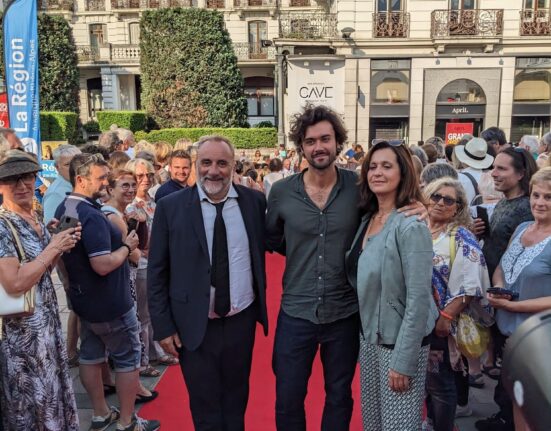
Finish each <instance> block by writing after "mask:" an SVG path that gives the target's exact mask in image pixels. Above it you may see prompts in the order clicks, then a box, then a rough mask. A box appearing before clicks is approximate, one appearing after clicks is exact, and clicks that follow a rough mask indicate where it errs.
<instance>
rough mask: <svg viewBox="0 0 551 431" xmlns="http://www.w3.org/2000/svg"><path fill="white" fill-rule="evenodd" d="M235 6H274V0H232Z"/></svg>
mask: <svg viewBox="0 0 551 431" xmlns="http://www.w3.org/2000/svg"><path fill="white" fill-rule="evenodd" d="M233 5H234V6H235V7H239V8H243V7H275V6H276V1H275V0H233Z"/></svg>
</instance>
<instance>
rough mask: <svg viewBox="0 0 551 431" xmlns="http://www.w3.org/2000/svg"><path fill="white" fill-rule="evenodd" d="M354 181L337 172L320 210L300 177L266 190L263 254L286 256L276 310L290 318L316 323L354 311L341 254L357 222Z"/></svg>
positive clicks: (355, 302) (353, 294)
mask: <svg viewBox="0 0 551 431" xmlns="http://www.w3.org/2000/svg"><path fill="white" fill-rule="evenodd" d="M357 180H358V177H357V175H356V174H355V173H354V172H352V171H347V170H341V169H337V182H336V184H335V186H334V187H333V190H332V191H331V193H330V195H329V198H328V200H327V204H326V206H325V208H323V209H319V208H318V207H317V206H316V205H315V204H314V202H312V200H311V199H310V197H309V196H308V194H307V193H306V190H305V188H304V174H303V173H301V174H297V175H293V176H291V177H287V178H284V179H282V180H279V181H277V182H276V183H274V185H273V186H272V190H271V191H270V196H269V199H268V212H267V216H266V230H267V236H268V249H270V250H274V251H277V252H279V253H281V254H283V255H285V256H286V266H285V273H284V275H283V298H282V300H281V306H282V309H283V311H284V312H285V313H287V314H288V315H290V316H292V317H297V318H301V319H305V320H309V321H310V322H313V323H316V324H322V323H331V322H334V321H337V320H339V319H343V318H345V317H348V316H350V315H352V314H354V313H356V312H357V311H358V300H357V296H356V292H355V290H354V289H353V288H352V287H351V285H350V284H349V283H348V281H347V277H346V270H345V254H346V251H347V250H348V249H349V248H350V246H351V244H352V241H353V239H354V235H355V234H356V230H357V229H358V225H359V223H360V219H361V214H360V210H359V208H358V202H359V200H358V199H359V195H358V188H357V185H356V183H357Z"/></svg>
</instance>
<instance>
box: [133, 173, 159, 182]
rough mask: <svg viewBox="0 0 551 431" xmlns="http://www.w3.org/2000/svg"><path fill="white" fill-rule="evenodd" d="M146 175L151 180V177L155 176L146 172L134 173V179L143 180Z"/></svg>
mask: <svg viewBox="0 0 551 431" xmlns="http://www.w3.org/2000/svg"><path fill="white" fill-rule="evenodd" d="M145 177H147V179H148V180H152V179H153V178H155V174H153V173H151V172H150V173H147V174H139V175H136V179H137V180H138V182H139V181H143V179H144V178H145Z"/></svg>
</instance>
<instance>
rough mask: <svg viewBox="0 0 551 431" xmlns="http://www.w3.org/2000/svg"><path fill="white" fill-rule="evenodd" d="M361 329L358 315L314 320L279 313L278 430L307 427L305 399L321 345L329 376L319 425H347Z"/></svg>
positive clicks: (339, 428)
mask: <svg viewBox="0 0 551 431" xmlns="http://www.w3.org/2000/svg"><path fill="white" fill-rule="evenodd" d="M359 331H360V328H359V317H358V315H357V314H354V315H352V316H350V317H347V318H345V319H341V320H338V321H336V322H332V323H326V324H315V323H312V322H310V321H308V320H304V319H299V318H295V317H291V316H289V315H288V314H286V313H285V312H283V311H280V312H279V317H278V320H277V329H276V334H275V342H274V355H273V364H272V365H273V369H274V373H275V375H276V426H277V429H278V430H279V431H304V430H306V416H305V412H304V399H305V398H306V392H307V389H308V380H309V378H310V374H311V372H312V364H313V362H314V358H315V356H316V353H317V351H318V346H319V348H320V357H321V362H322V364H323V375H324V378H325V406H324V409H323V417H322V423H321V430H322V431H347V430H348V429H349V427H350V419H351V417H352V407H353V403H354V401H353V400H352V389H351V384H352V379H353V378H354V373H355V371H356V364H357V361H358V350H359V340H360V338H359Z"/></svg>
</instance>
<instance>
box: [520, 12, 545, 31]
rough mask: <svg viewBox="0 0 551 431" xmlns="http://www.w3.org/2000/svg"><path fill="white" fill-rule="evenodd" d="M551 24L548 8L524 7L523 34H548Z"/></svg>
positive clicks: (521, 15) (521, 20)
mask: <svg viewBox="0 0 551 431" xmlns="http://www.w3.org/2000/svg"><path fill="white" fill-rule="evenodd" d="M550 25H551V20H550V15H549V10H548V9H524V10H521V11H520V35H521V36H548V35H549V28H550Z"/></svg>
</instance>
